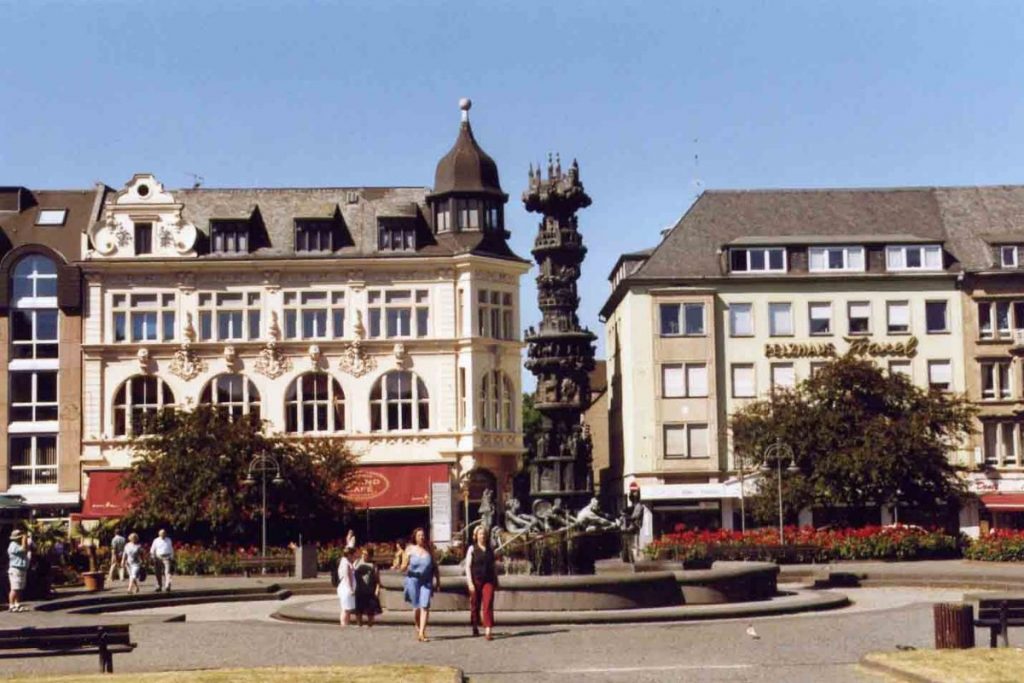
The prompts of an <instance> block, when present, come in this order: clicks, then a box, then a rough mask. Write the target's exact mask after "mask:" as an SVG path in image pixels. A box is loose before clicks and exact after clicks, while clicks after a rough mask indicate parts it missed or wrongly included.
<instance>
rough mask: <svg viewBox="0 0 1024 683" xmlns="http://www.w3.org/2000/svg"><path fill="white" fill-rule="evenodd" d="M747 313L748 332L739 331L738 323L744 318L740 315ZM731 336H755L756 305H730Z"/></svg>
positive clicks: (743, 303) (744, 303)
mask: <svg viewBox="0 0 1024 683" xmlns="http://www.w3.org/2000/svg"><path fill="white" fill-rule="evenodd" d="M743 312H745V313H746V323H747V328H746V331H740V330H738V329H737V327H738V325H737V321H741V320H742V318H741V317H739V314H741V313H743ZM729 336H730V337H753V336H754V304H752V303H747V302H738V303H731V304H729Z"/></svg>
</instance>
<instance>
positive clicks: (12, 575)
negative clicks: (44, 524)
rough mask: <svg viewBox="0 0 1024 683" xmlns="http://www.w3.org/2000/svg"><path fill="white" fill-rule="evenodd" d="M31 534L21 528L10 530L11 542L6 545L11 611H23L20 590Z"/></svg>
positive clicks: (26, 573)
mask: <svg viewBox="0 0 1024 683" xmlns="http://www.w3.org/2000/svg"><path fill="white" fill-rule="evenodd" d="M30 540H31V536H30V535H29V534H26V533H25V532H23V531H22V530H21V529H15V530H14V531H12V532H11V542H10V544H8V546H7V578H8V580H9V581H10V582H11V593H10V595H8V596H7V603H8V605H9V607H10V610H11V611H12V612H24V611H25V608H24V607H22V605H21V592H22V591H23V590H25V580H26V578H27V577H28V560H29V550H28V547H29V546H28V544H29V541H30Z"/></svg>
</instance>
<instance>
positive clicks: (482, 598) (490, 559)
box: [466, 524, 498, 640]
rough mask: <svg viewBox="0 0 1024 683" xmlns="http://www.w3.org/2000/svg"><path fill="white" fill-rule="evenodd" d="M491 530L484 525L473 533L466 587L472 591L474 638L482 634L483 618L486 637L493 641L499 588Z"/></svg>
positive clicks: (470, 592) (467, 559)
mask: <svg viewBox="0 0 1024 683" xmlns="http://www.w3.org/2000/svg"><path fill="white" fill-rule="evenodd" d="M487 532H488V530H487V529H485V528H484V526H483V525H482V524H481V525H480V526H478V527H477V528H476V530H475V531H474V532H473V544H472V545H471V546H470V547H469V550H468V551H467V552H466V586H467V587H468V588H469V605H470V606H469V609H470V623H472V624H473V635H474V636H478V635H480V622H481V616H482V617H483V625H484V637H486V638H487V640H492V639H493V638H492V636H491V629H492V628H494V591H496V590H497V589H498V570H497V568H496V567H495V566H494V551H493V550H492V549H491V546H490V545H489V544H488V541H487V539H488V536H489V534H488V533H487Z"/></svg>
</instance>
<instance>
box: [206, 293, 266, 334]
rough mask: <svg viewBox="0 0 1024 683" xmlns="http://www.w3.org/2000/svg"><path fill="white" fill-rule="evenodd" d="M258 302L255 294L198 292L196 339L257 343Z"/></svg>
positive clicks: (258, 332) (258, 324)
mask: <svg viewBox="0 0 1024 683" xmlns="http://www.w3.org/2000/svg"><path fill="white" fill-rule="evenodd" d="M260 299H261V297H260V293H259V292H217V293H214V292H200V293H199V339H200V340H201V341H210V340H219V341H228V340H231V341H235V340H244V339H259V338H260V311H261V305H260V303H261V301H260Z"/></svg>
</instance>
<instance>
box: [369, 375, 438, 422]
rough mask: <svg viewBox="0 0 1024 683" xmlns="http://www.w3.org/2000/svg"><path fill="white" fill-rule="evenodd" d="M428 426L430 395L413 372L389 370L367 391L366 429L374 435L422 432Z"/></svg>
mask: <svg viewBox="0 0 1024 683" xmlns="http://www.w3.org/2000/svg"><path fill="white" fill-rule="evenodd" d="M429 427H430V396H429V394H427V386H426V385H425V384H424V383H423V380H421V379H420V378H419V377H417V376H416V375H415V374H414V373H412V372H409V371H407V370H392V371H391V372H389V373H386V374H385V375H383V376H381V377H380V378H379V379H378V380H377V381H376V382H375V383H374V385H373V390H372V391H371V392H370V429H371V430H372V431H375V432H393V431H400V430H412V431H417V430H423V429H429Z"/></svg>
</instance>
